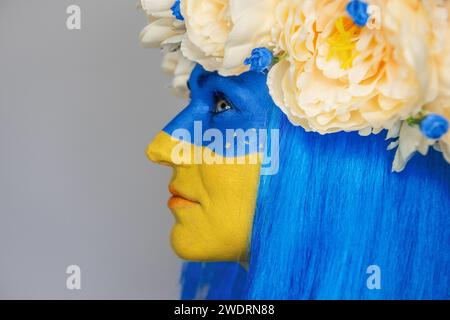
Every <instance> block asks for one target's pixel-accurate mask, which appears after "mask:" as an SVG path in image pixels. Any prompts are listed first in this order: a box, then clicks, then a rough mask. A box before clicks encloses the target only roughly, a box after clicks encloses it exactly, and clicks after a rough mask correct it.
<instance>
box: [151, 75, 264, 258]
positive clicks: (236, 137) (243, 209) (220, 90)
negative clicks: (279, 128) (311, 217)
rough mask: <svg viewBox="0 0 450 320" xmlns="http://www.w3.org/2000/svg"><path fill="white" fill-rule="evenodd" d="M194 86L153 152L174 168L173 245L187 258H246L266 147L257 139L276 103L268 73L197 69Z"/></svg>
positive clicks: (156, 159) (191, 82)
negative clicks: (232, 74)
mask: <svg viewBox="0 0 450 320" xmlns="http://www.w3.org/2000/svg"><path fill="white" fill-rule="evenodd" d="M189 87H190V89H191V101H190V103H189V105H188V106H187V107H186V108H185V109H184V110H183V111H182V112H181V113H180V114H179V115H178V116H176V117H175V118H174V119H173V120H172V121H171V122H170V123H169V124H168V125H167V126H166V127H165V128H164V129H163V130H162V131H161V132H160V133H159V134H158V135H157V136H156V138H155V139H154V140H153V141H152V143H151V144H150V145H149V148H148V151H147V154H148V157H149V158H150V159H151V160H152V161H154V162H157V163H160V164H164V165H168V166H170V167H172V168H173V176H172V179H171V181H170V183H169V191H170V193H171V194H172V197H171V198H170V199H169V202H168V207H169V208H170V209H171V211H172V213H173V214H174V216H175V226H174V227H173V230H172V234H171V243H172V247H173V249H174V250H175V252H176V253H177V254H178V255H179V256H180V257H181V258H183V259H186V260H193V261H245V260H246V256H247V247H248V240H249V236H250V232H251V226H252V220H253V213H254V209H255V202H256V195H257V190H258V182H259V175H260V168H261V158H260V155H261V153H262V147H263V146H262V140H260V139H256V140H255V139H253V138H254V137H255V136H256V137H257V138H258V132H259V131H260V129H264V128H266V122H267V117H268V111H269V109H270V108H271V107H272V106H273V104H272V100H271V98H270V96H269V94H268V89H267V87H266V75H264V74H262V73H256V72H247V73H244V74H242V75H240V76H238V77H221V76H219V75H218V74H217V73H210V72H206V71H205V70H204V69H202V68H201V67H199V66H197V67H196V68H195V69H194V71H193V73H192V75H191V78H190V80H189ZM255 129H256V130H255Z"/></svg>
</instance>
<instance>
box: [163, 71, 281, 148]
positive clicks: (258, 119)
mask: <svg viewBox="0 0 450 320" xmlns="http://www.w3.org/2000/svg"><path fill="white" fill-rule="evenodd" d="M266 81H267V75H266V74H263V73H260V72H253V71H249V72H246V73H244V74H241V75H240V76H233V77H223V76H220V75H219V74H218V73H217V72H208V71H205V70H204V69H203V68H202V67H201V66H199V65H197V66H196V68H195V69H194V70H193V72H192V75H191V77H190V80H189V87H190V90H191V101H190V103H189V105H188V106H187V107H186V108H185V109H184V110H183V111H182V112H181V113H180V114H178V115H177V116H176V117H175V118H174V119H173V120H172V121H171V122H170V123H169V124H168V125H167V126H166V127H165V128H164V129H163V131H164V132H166V133H167V134H169V135H171V136H174V137H177V138H178V136H177V135H176V134H174V132H176V131H177V130H180V129H184V130H186V131H187V132H189V134H190V137H191V141H188V142H191V143H192V144H194V145H196V146H201V147H209V146H210V145H211V139H210V141H207V140H208V139H206V140H205V139H204V137H203V133H204V132H205V131H208V130H211V129H214V130H216V132H217V133H220V134H221V135H222V136H223V137H224V139H223V146H222V147H223V148H218V149H215V150H214V151H215V152H216V153H218V154H220V155H221V156H229V155H228V154H226V153H225V152H221V150H226V149H227V148H228V147H229V146H226V144H227V143H229V139H227V138H230V137H229V136H230V134H231V133H232V132H231V131H236V130H240V132H247V133H248V132H249V131H252V130H254V131H256V132H259V131H260V130H264V129H265V128H267V118H268V112H269V111H270V109H271V108H272V107H274V104H273V101H272V99H271V97H270V95H269V90H268V88H267V85H266ZM255 129H256V130H255ZM235 143H236V144H238V143H243V142H242V141H237V140H235ZM261 147H262V145H261V144H260V143H258V144H257V145H256V150H255V149H254V148H253V149H252V148H251V147H248V148H244V149H243V150H241V148H238V147H237V146H236V148H234V150H235V153H234V154H233V155H232V156H242V155H244V154H249V153H252V152H255V151H256V152H261V151H262V150H261ZM242 151H243V152H242Z"/></svg>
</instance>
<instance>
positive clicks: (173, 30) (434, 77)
mask: <svg viewBox="0 0 450 320" xmlns="http://www.w3.org/2000/svg"><path fill="white" fill-rule="evenodd" d="M141 6H142V9H143V10H144V11H145V12H146V14H147V16H148V19H149V21H150V24H149V25H148V26H147V27H146V28H145V29H144V30H143V31H142V32H141V35H140V38H141V41H142V43H143V44H144V46H146V47H162V48H163V52H164V59H163V64H162V65H163V69H164V70H166V71H167V72H170V73H171V74H173V75H174V80H173V83H172V87H173V88H174V90H175V91H176V92H177V93H180V94H182V95H185V96H186V95H187V94H188V88H187V80H188V78H189V75H190V73H191V71H192V69H193V67H194V65H195V63H198V64H200V65H202V66H203V67H204V68H205V69H206V70H208V71H217V72H218V73H219V74H221V75H223V76H230V75H239V74H241V73H243V72H246V71H248V70H254V71H257V72H264V73H268V76H267V79H268V80H267V84H268V87H269V91H270V94H271V96H272V98H273V100H274V102H275V103H276V104H277V105H278V106H279V107H280V108H281V110H282V111H283V112H284V113H285V114H286V115H287V117H288V118H289V120H290V121H291V122H292V123H293V124H294V125H300V126H302V127H303V128H304V129H305V130H306V131H314V132H318V133H321V134H326V133H333V132H339V131H347V132H348V131H358V132H359V133H360V134H361V135H369V134H371V133H379V132H380V131H382V130H384V129H386V130H387V132H388V134H387V139H395V140H394V142H392V143H391V144H390V145H389V147H388V149H389V150H390V149H395V148H397V151H396V155H395V158H394V163H393V171H397V172H400V171H402V170H403V169H404V167H405V165H406V163H407V161H408V160H409V159H410V158H411V157H412V155H413V154H414V153H415V152H420V153H421V154H423V155H426V154H427V152H428V150H429V148H430V147H433V148H435V149H436V150H438V151H442V153H443V155H444V158H445V159H446V161H447V162H449V163H450V133H448V129H449V124H448V121H449V119H450V22H449V12H450V0H370V1H361V0H350V1H349V0H332V1H330V0H176V1H174V0H141Z"/></svg>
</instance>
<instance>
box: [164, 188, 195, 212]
mask: <svg viewBox="0 0 450 320" xmlns="http://www.w3.org/2000/svg"><path fill="white" fill-rule="evenodd" d="M169 192H170V193H171V194H172V197H171V198H170V199H169V201H168V202H167V206H168V207H169V209H177V208H186V207H191V206H193V205H196V204H199V203H198V202H196V201H193V200H190V199H187V198H186V197H185V196H183V195H182V194H181V193H180V192H178V191H177V190H176V189H175V188H174V187H173V186H172V185H170V186H169Z"/></svg>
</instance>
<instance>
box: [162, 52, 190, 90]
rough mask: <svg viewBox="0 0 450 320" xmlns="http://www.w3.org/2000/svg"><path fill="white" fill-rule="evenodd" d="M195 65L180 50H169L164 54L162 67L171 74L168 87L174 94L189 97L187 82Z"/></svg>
mask: <svg viewBox="0 0 450 320" xmlns="http://www.w3.org/2000/svg"><path fill="white" fill-rule="evenodd" d="M194 67H195V63H193V62H192V61H190V60H188V59H186V58H185V57H184V56H183V54H182V53H181V51H180V50H176V51H169V52H167V53H166V54H165V55H164V59H163V63H162V68H163V70H164V71H165V72H166V73H167V74H169V75H171V76H173V80H172V84H171V86H170V88H171V89H172V91H173V92H174V93H175V95H177V96H179V97H181V98H189V89H188V87H187V82H188V80H189V77H190V75H191V73H192V70H193V69H194Z"/></svg>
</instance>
